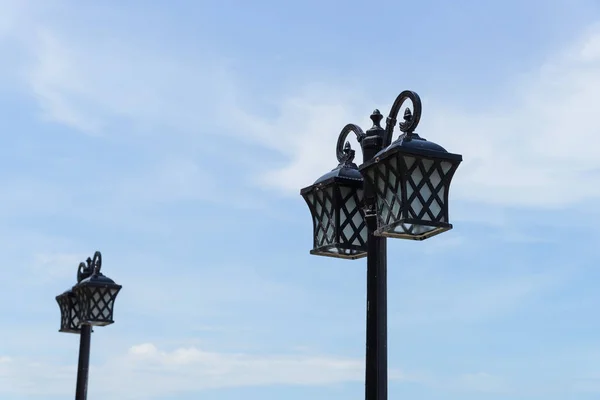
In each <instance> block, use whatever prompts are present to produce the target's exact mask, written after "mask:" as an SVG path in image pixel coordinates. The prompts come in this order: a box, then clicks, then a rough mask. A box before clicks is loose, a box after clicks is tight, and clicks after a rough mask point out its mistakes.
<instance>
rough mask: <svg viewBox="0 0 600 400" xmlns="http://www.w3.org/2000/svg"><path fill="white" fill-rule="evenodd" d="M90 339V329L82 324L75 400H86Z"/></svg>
mask: <svg viewBox="0 0 600 400" xmlns="http://www.w3.org/2000/svg"><path fill="white" fill-rule="evenodd" d="M91 339H92V327H91V326H90V325H87V324H84V325H82V326H81V333H80V338H79V365H78V367H77V388H76V391H75V400H86V399H87V383H88V371H89V368H90V342H91Z"/></svg>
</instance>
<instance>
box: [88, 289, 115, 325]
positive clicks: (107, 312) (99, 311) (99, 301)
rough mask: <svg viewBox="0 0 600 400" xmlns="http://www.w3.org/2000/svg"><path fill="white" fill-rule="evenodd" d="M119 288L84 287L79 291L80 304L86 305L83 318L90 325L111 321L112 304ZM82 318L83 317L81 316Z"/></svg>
mask: <svg viewBox="0 0 600 400" xmlns="http://www.w3.org/2000/svg"><path fill="white" fill-rule="evenodd" d="M118 293H119V289H115V288H107V287H86V288H85V289H84V290H82V291H80V295H82V297H83V298H82V299H81V301H82V304H85V305H86V307H82V308H85V310H83V312H84V316H85V317H86V318H85V320H86V322H88V323H89V324H91V325H103V324H107V323H112V315H113V306H114V303H115V299H116V297H117V294H118ZM82 319H83V318H82Z"/></svg>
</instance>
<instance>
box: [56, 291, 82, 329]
mask: <svg viewBox="0 0 600 400" xmlns="http://www.w3.org/2000/svg"><path fill="white" fill-rule="evenodd" d="M56 302H57V303H58V306H59V307H60V329H59V332H66V333H80V332H81V323H80V319H79V303H78V302H77V296H75V294H74V293H73V291H72V290H67V291H66V292H64V293H63V294H60V295H58V296H56Z"/></svg>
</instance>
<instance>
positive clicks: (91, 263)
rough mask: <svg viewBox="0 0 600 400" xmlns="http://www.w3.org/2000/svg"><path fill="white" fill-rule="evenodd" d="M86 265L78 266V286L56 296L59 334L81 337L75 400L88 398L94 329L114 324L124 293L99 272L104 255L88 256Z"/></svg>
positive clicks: (118, 286) (96, 253) (97, 253)
mask: <svg viewBox="0 0 600 400" xmlns="http://www.w3.org/2000/svg"><path fill="white" fill-rule="evenodd" d="M86 263H87V264H86ZM86 263H80V264H79V268H78V270H77V284H76V285H75V286H73V288H72V289H70V290H67V291H66V292H64V293H63V294H61V295H58V296H56V301H57V302H58V306H59V307H60V314H61V318H60V330H59V331H60V332H67V333H78V334H79V335H80V339H79V364H78V368H77V387H76V391H75V400H85V399H86V398H87V381H88V370H89V365H90V340H91V335H92V326H105V325H110V324H112V323H113V322H114V321H113V308H114V303H115V299H116V298H117V294H119V291H120V290H121V286H120V285H117V284H116V283H115V282H114V281H113V280H112V279H110V278H108V277H106V276H104V275H103V274H102V273H100V268H101V267H102V255H101V254H100V252H99V251H97V252H95V253H94V259H93V260H92V259H91V258H89V257H88V259H87V260H86Z"/></svg>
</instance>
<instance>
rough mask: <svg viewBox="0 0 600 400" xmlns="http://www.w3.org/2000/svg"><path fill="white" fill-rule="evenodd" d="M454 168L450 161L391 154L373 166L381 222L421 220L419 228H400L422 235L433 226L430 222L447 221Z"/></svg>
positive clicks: (410, 225) (371, 177)
mask: <svg viewBox="0 0 600 400" xmlns="http://www.w3.org/2000/svg"><path fill="white" fill-rule="evenodd" d="M451 170H452V164H451V163H450V162H447V161H434V160H431V159H426V158H416V157H413V156H402V155H397V156H394V157H390V158H389V159H388V160H385V162H381V163H380V164H379V165H378V166H377V167H376V168H372V169H370V170H369V171H368V173H367V178H369V180H370V181H371V183H372V184H374V185H375V189H376V193H377V199H378V201H377V205H378V211H379V218H380V225H381V226H387V225H390V224H394V223H396V222H399V221H402V220H405V219H412V220H420V221H422V226H420V227H419V226H418V225H414V224H401V226H398V227H397V229H400V230H402V231H408V232H410V233H412V234H422V233H424V232H426V231H428V230H430V228H431V229H433V227H430V226H427V225H428V224H427V222H428V221H430V222H447V207H446V205H445V204H444V197H445V194H446V190H447V186H448V184H449V177H450V174H449V172H450V171H451ZM404 188H405V191H406V192H405V193H403V190H404ZM404 196H405V197H404ZM403 197H404V198H405V199H406V200H405V202H404V201H403ZM407 206H408V207H407ZM404 225H406V226H404Z"/></svg>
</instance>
